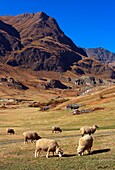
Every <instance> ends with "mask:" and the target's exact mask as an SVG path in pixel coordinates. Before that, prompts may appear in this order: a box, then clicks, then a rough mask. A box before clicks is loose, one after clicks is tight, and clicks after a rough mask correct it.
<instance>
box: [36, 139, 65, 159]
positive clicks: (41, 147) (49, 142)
mask: <svg viewBox="0 0 115 170" xmlns="http://www.w3.org/2000/svg"><path fill="white" fill-rule="evenodd" d="M41 151H45V152H47V154H46V158H48V156H49V154H50V152H52V153H53V156H54V152H56V153H57V154H58V155H59V157H61V156H62V155H63V151H62V149H61V148H60V147H59V145H58V143H57V142H56V141H55V140H53V139H39V140H37V141H36V149H35V158H37V157H38V156H39V155H40V152H41Z"/></svg>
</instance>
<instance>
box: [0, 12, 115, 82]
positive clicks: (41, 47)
mask: <svg viewBox="0 0 115 170" xmlns="http://www.w3.org/2000/svg"><path fill="white" fill-rule="evenodd" d="M0 20H1V22H0V42H1V43H0V59H1V62H2V63H3V64H8V65H10V66H13V67H19V68H23V69H28V68H30V69H32V70H34V71H41V70H46V71H56V72H66V71H68V70H69V71H72V72H74V73H75V74H76V75H82V74H83V75H84V74H86V75H87V74H88V75H89V74H92V75H95V76H97V75H98V76H101V77H103V75H104V77H105V78H110V79H111V78H112V79H114V77H115V76H114V75H115V71H114V67H113V66H112V65H111V66H109V65H108V62H103V61H107V59H106V58H105V59H103V57H105V55H103V56H102V57H101V59H100V58H99V57H94V51H95V50H92V51H91V50H88V49H83V48H81V47H78V46H76V45H75V44H74V43H73V41H72V40H71V39H70V38H69V37H67V36H66V35H65V34H64V32H63V31H62V30H61V29H60V27H59V25H58V23H57V21H56V20H55V19H54V18H52V17H50V16H48V15H47V14H46V13H44V12H39V13H36V14H34V13H30V14H29V13H26V14H21V15H17V16H8V17H7V16H3V17H2V16H1V17H0ZM6 27H7V28H6ZM9 28H10V30H9ZM12 30H14V31H13V33H12ZM8 47H9V48H8ZM101 50H102V49H101ZM90 51H91V52H92V53H91V52H90ZM96 53H99V50H97V51H96ZM103 53H104V50H103ZM110 58H111V56H110V57H109V58H108V59H109V60H110ZM92 59H93V60H92ZM113 59H114V57H113ZM96 60H97V61H99V62H100V63H98V64H97V62H96ZM111 61H112V62H113V60H111ZM104 64H105V65H104ZM98 67H99V68H98ZM108 70H109V72H108Z"/></svg>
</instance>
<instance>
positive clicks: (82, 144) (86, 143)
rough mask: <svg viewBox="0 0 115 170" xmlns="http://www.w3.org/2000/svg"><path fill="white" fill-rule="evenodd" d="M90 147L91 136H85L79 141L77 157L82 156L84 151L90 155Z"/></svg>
mask: <svg viewBox="0 0 115 170" xmlns="http://www.w3.org/2000/svg"><path fill="white" fill-rule="evenodd" d="M92 146H93V138H92V136H91V135H89V134H86V135H85V136H83V137H81V138H80V139H79V145H78V148H77V154H78V155H79V156H81V155H84V151H85V150H86V151H87V153H88V154H90V152H91V147H92Z"/></svg>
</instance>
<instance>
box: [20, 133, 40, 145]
mask: <svg viewBox="0 0 115 170" xmlns="http://www.w3.org/2000/svg"><path fill="white" fill-rule="evenodd" d="M23 136H24V143H26V142H28V140H30V141H31V142H33V141H34V140H38V139H41V137H40V136H39V135H38V134H37V133H36V132H34V131H27V132H24V133H23Z"/></svg>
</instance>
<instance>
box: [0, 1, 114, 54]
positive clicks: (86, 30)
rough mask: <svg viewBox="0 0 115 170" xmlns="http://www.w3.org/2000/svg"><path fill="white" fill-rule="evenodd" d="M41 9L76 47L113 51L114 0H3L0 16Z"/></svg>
mask: <svg viewBox="0 0 115 170" xmlns="http://www.w3.org/2000/svg"><path fill="white" fill-rule="evenodd" d="M40 11H43V12H45V13H46V14H47V15H49V16H51V17H53V18H55V19H56V21H57V22H58V24H59V26H60V28H61V29H62V31H63V32H64V33H65V34H66V35H67V36H68V37H69V38H71V39H72V40H73V42H74V43H75V44H76V45H77V46H80V47H85V48H96V47H103V48H106V49H107V50H109V51H111V52H115V0H3V1H1V2H0V16H4V15H5V16H6V15H19V14H23V13H38V12H40Z"/></svg>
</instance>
